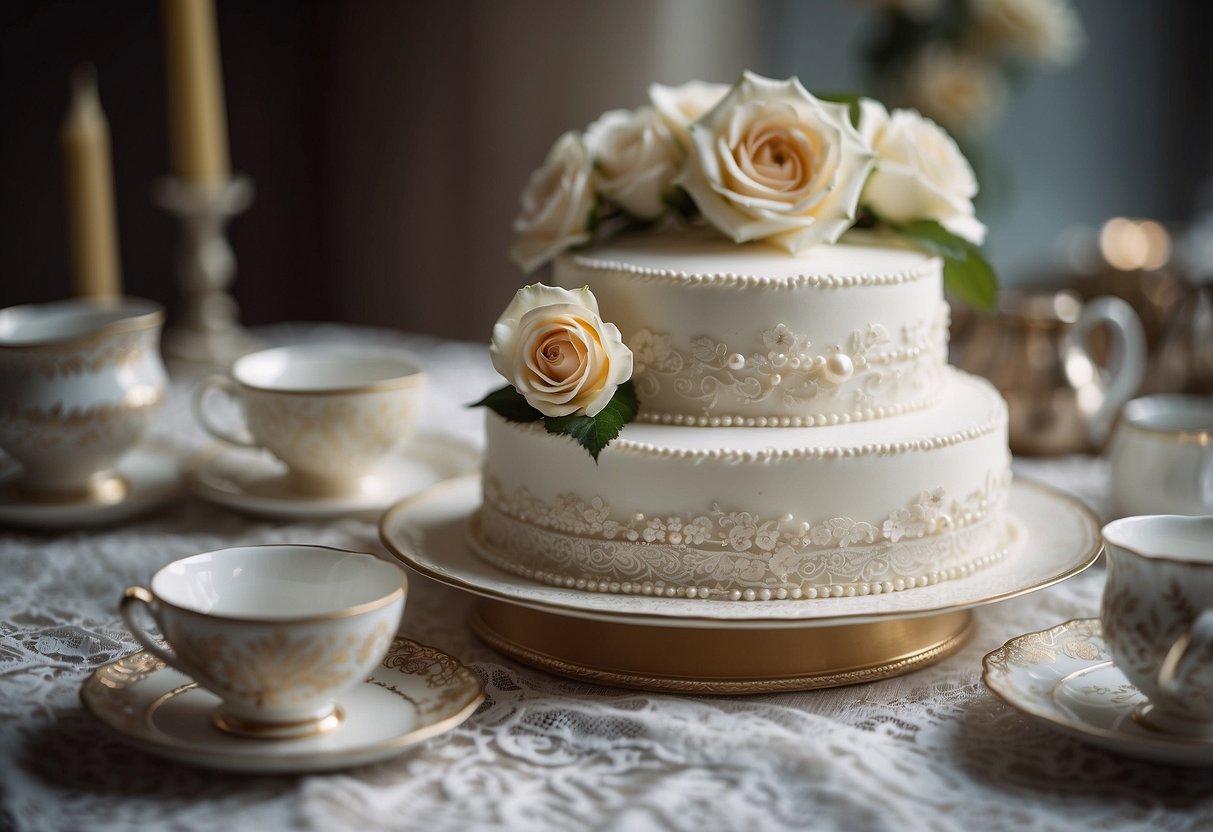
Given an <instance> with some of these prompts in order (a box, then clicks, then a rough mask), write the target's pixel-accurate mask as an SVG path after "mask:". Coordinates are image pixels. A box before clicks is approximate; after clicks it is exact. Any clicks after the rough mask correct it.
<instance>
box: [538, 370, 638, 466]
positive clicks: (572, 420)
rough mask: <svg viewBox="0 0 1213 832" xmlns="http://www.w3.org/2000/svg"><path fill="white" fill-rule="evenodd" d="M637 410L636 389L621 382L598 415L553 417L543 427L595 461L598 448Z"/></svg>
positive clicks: (603, 445) (607, 441)
mask: <svg viewBox="0 0 1213 832" xmlns="http://www.w3.org/2000/svg"><path fill="white" fill-rule="evenodd" d="M637 409H638V407H637V404H636V390H635V388H634V387H633V386H632V382H631V381H625V382H624V383H623V384H621V385H619V388H618V389H617V390H616V391H615V395H614V396H612V397H611V400H610V401H609V402H607V406H606V407H604V408H603V409H602V410H600V411H599V412H598V415H596V416H555V417H550V418H547V419H544V420H543V426H544V427H545V428H546V429H547V432H548V433H554V434H559V435H563V436H571V437H572V438H573V439H574V440H576V441H577V443H578V444H579V445H581V447H583V448H585V449H586V450H587V451H589V452H590V456H592V457H593V458H594V461H595V462H597V461H598V454H600V453H601V452H602V449H603V448H605V447H606V446H607V445H609V444H611V441H612V440H613V439H614V438H615V437H616V436H618V435H619V432H620V431H621V430H623V426H624V425H626V424H627V423H628V422H630V421H632V420H633V419H635V418H636V411H637Z"/></svg>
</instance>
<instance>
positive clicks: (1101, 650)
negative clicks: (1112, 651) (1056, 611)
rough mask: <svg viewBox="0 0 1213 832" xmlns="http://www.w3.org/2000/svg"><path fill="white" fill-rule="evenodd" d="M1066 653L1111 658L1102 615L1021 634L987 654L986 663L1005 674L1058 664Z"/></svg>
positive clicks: (1093, 658) (1085, 658)
mask: <svg viewBox="0 0 1213 832" xmlns="http://www.w3.org/2000/svg"><path fill="white" fill-rule="evenodd" d="M1062 656H1065V657H1068V658H1071V659H1081V660H1083V661H1088V662H1097V661H1106V660H1107V659H1109V658H1110V656H1109V654H1108V650H1107V646H1106V645H1105V643H1104V640H1103V635H1102V632H1101V630H1100V626H1099V619H1096V618H1087V619H1081V620H1078V621H1069V622H1066V623H1065V624H1058V625H1057V626H1056V627H1052V628H1050V629H1048V630H1044V631H1042V632H1039V633H1029V634H1027V635H1024V636H1020V637H1019V638H1016V639H1013V640H1012V641H1009V642H1007V643H1006V644H1005V645H1003V646H1002V647H1000V648H998V649H997V650H995V651H993V652H992V653H990V654H989V655H988V656H986V666H987V668H988V669H989V670H991V671H998V672H1001V673H1004V674H1005V673H1006V672H1007V671H1008V670H1009V669H1010V668H1011V667H1033V666H1035V665H1041V664H1050V665H1051V664H1055V663H1056V662H1057V660H1058V658H1060V657H1062Z"/></svg>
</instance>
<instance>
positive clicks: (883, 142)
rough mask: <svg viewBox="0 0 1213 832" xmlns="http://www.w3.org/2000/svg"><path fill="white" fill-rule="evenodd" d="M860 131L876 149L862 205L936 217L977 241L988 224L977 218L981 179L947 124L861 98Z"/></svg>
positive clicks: (906, 217)
mask: <svg viewBox="0 0 1213 832" xmlns="http://www.w3.org/2000/svg"><path fill="white" fill-rule="evenodd" d="M859 132H860V133H861V134H862V135H863V137H864V139H865V140H866V141H867V142H868V143H869V144H870V145H871V146H872V148H873V149H874V150H875V151H876V166H875V168H874V169H873V171H872V173H871V175H870V176H869V177H868V182H867V186H866V187H865V188H864V191H863V197H862V200H861V201H862V204H863V205H864V206H866V207H867V208H869V209H871V211H872V212H873V213H874V214H875V215H876V216H878V217H880V218H881V219H882V220H887V221H889V222H892V223H895V224H905V223H911V222H916V221H918V220H935V221H936V222H938V223H939V224H940V225H942V226H943V227H944V228H945V229H947V230H948V231H949V232H951V233H952V234H955V235H956V236H957V237H960V238H962V239H964V240H968V241H969V242H970V243H973V244H975V245H981V244H982V242H983V241H984V240H985V236H986V227H985V225H983V224H982V223H981V222H980V221H979V220H978V219H977V216H976V212H975V211H974V209H973V197H975V196H976V195H977V177H976V176H974V175H973V168H972V167H971V166H970V165H969V162H968V160H967V159H965V157H964V156H963V155H962V154H961V152H960V148H959V147H957V146H956V142H955V141H954V140H953V139H952V137H951V136H949V135H948V134H947V133H946V132H945V131H944V130H943V128H941V127H940V126H939V125H937V124H936V123H935V122H933V121H931V120H930V119H928V118H924V117H923V116H922V115H921V114H919V113H917V112H915V111H914V110H894V111H893V112H892V113H889V111H888V110H886V109H885V108H884V105H883V104H881V103H880V102H878V101H873V100H872V99H870V98H865V99H863V100H862V101H861V102H860V118H859Z"/></svg>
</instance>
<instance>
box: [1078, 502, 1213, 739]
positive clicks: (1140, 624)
mask: <svg viewBox="0 0 1213 832" xmlns="http://www.w3.org/2000/svg"><path fill="white" fill-rule="evenodd" d="M1103 536H1104V542H1105V544H1106V547H1105V548H1106V552H1107V558H1108V577H1107V584H1106V586H1105V588H1104V596H1103V606H1102V608H1101V610H1100V622H1101V624H1102V627H1103V636H1104V640H1105V641H1106V642H1107V644H1108V647H1109V649H1110V650H1111V652H1112V660H1113V662H1115V663H1116V666H1117V667H1118V668H1119V669H1120V670H1121V671H1122V672H1123V673H1124V674H1125V677H1126V678H1127V679H1128V680H1129V681H1130V682H1132V683H1133V685H1134V686H1136V687H1137V689H1138V690H1140V691H1141V692H1142V693H1143V694H1145V696H1146V698H1147V699H1148V700H1149V703H1148V704H1147V705H1146V706H1145V707H1144V708H1140V709H1139V710H1138V711H1137V713H1135V715H1134V716H1135V718H1139V719H1140V720H1141V721H1142V722H1144V723H1145V724H1147V725H1150V726H1152V727H1156V728H1159V729H1161V730H1164V731H1168V732H1173V733H1176V734H1183V735H1188V736H1199V737H1213V517H1179V516H1176V515H1153V516H1144V517H1126V518H1124V519H1123V520H1117V521H1115V522H1113V523H1109V524H1108V525H1107V526H1104V529H1103Z"/></svg>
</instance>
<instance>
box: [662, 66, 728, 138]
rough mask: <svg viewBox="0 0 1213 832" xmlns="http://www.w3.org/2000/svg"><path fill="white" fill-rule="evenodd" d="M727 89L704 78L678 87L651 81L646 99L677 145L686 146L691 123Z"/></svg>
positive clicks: (726, 93)
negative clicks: (661, 119) (668, 129)
mask: <svg viewBox="0 0 1213 832" xmlns="http://www.w3.org/2000/svg"><path fill="white" fill-rule="evenodd" d="M729 89H730V87H729V85H728V84H711V83H708V82H706V81H688V82H687V83H685V84H683V85H682V86H678V87H666V86H663V85H661V84H652V85H650V86H649V101H650V102H651V103H652V104H653V107H654V108H655V109H656V110H657V112H658V113H660V114H661V117H662V118H663V119H664V120H665V123H666V126H667V127H669V128H670V132H671V133H672V134H673V136H674V138H675V139H677V141H678V144H679V146H680V147H682V148H683V149H686V148H687V147H689V146H690V144H691V134H690V131H689V129H688V128H689V127H690V126H691V123H692V122H695V121H698V120H699V117H700V116H702V115H703V114H704V113H706V112H707V111H708V110H711V109H712V108H713V107H715V106H716V105H717V104H719V103H720V101H721V99H722V98H724V97H725V96H726V95H728V93H729Z"/></svg>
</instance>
